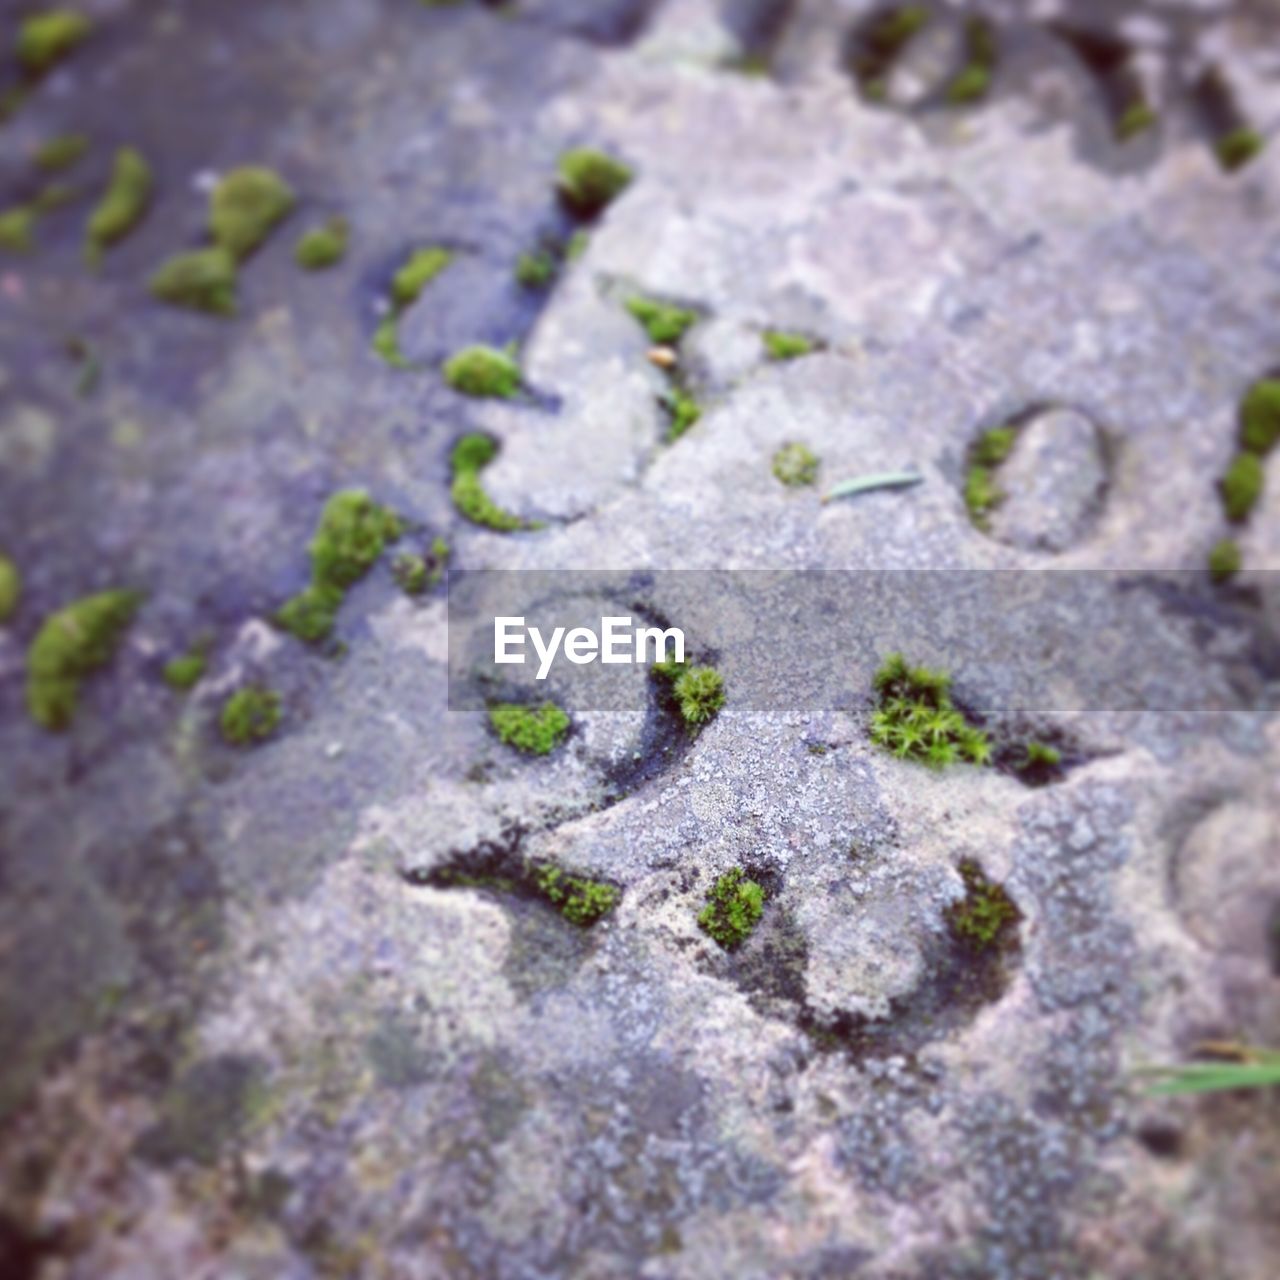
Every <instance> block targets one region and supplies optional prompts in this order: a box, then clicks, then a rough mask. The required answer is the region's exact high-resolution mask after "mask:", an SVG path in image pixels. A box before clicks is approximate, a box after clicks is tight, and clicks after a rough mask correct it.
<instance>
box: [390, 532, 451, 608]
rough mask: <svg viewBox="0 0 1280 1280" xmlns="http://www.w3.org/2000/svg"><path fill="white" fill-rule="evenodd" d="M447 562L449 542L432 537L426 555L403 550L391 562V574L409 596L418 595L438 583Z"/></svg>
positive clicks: (442, 576)
mask: <svg viewBox="0 0 1280 1280" xmlns="http://www.w3.org/2000/svg"><path fill="white" fill-rule="evenodd" d="M448 563H449V544H448V543H447V542H446V541H445V540H444V539H443V538H433V539H432V540H431V547H430V549H429V550H428V552H427V554H426V555H418V554H417V553H415V552H409V551H406V552H403V553H401V554H400V555H398V556H396V558H395V559H394V560H393V561H392V562H391V574H392V576H393V577H394V578H395V580H396V582H398V583H399V584H400V589H401V590H402V591H403V592H404V593H405V594H406V595H410V596H420V595H422V594H423V592H425V591H430V590H431V589H432V588H433V587H436V586H438V585H439V584H440V582H441V580H442V579H443V578H444V571H445V567H446V566H447V565H448Z"/></svg>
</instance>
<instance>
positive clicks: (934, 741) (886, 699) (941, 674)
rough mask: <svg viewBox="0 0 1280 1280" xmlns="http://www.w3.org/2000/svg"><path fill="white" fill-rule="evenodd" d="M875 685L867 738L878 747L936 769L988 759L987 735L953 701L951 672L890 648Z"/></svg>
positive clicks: (900, 757)
mask: <svg viewBox="0 0 1280 1280" xmlns="http://www.w3.org/2000/svg"><path fill="white" fill-rule="evenodd" d="M874 684H875V690H876V696H877V703H878V705H877V708H876V711H875V713H874V714H873V715H872V717H871V741H872V742H874V743H875V744H876V745H877V746H879V747H883V748H884V749H885V750H886V751H890V752H892V753H893V754H894V755H895V756H897V757H898V759H900V760H915V761H918V762H919V763H921V764H927V765H929V766H931V767H932V768H935V769H941V768H945V767H946V766H947V765H949V764H955V763H957V762H958V761H960V760H969V761H971V762H972V763H973V764H979V765H982V764H987V763H988V762H989V761H990V759H991V746H990V744H989V743H988V741H987V735H986V734H985V733H984V732H983V731H982V730H981V729H979V728H978V727H977V726H976V725H972V724H970V723H969V722H968V720H966V719H965V716H964V713H963V712H962V711H960V709H959V708H958V707H956V706H955V704H954V703H953V702H952V701H951V692H950V690H951V677H950V676H949V675H948V674H947V673H946V672H945V671H933V670H930V669H929V668H928V667H912V666H910V665H909V664H908V663H907V660H906V659H905V658H904V657H903V656H902V654H900V653H891V654H889V656H888V657H887V658H886V659H885V660H884V662H883V663H882V664H881V666H880V669H879V670H878V671H877V672H876V674H875V680H874Z"/></svg>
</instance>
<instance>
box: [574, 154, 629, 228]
mask: <svg viewBox="0 0 1280 1280" xmlns="http://www.w3.org/2000/svg"><path fill="white" fill-rule="evenodd" d="M632 176H633V175H632V172H631V170H630V168H628V166H627V165H625V164H623V163H622V161H621V160H615V159H614V158H613V156H610V155H606V154H605V152H603V151H594V150H592V149H591V148H589V147H578V148H575V149H574V150H572V151H566V152H565V153H564V154H563V155H562V156H561V157H560V171H559V176H558V177H557V179H556V190H557V191H559V193H560V199H561V200H562V201H563V202H564V203H565V205H566V206H567V207H568V208H569V209H570V210H571V211H572V212H573V213H576V214H577V215H578V216H579V217H581V218H594V217H595V216H596V215H597V214H598V213H600V212H602V211H603V210H604V209H605V208H606V207H607V206H608V205H609V204H611V203H612V202H613V201H614V200H615V199H617V197H618V196H619V195H621V194H622V192H623V191H624V190H626V188H627V187H628V186H629V185H630V182H631V179H632Z"/></svg>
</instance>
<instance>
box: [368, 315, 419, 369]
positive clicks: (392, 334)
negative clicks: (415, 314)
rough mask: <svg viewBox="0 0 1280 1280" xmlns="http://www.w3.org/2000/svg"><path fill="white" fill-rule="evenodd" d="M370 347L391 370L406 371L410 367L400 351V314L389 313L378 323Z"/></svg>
mask: <svg viewBox="0 0 1280 1280" xmlns="http://www.w3.org/2000/svg"><path fill="white" fill-rule="evenodd" d="M372 346H373V349H374V351H376V352H377V354H378V355H380V356H381V357H382V358H383V359H384V360H385V361H386V362H387V363H388V364H389V365H391V367H392V368H393V369H408V368H409V367H410V365H409V361H408V360H406V359H405V358H404V356H403V355H402V354H401V351H400V313H399V312H398V311H389V312H387V314H386V315H385V316H383V317H382V319H381V320H379V321H378V327H377V329H375V330H374V334H373V343H372Z"/></svg>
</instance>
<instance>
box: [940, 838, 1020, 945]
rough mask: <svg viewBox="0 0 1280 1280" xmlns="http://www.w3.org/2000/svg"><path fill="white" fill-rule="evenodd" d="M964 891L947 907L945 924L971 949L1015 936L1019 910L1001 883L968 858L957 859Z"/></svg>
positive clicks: (1004, 940) (997, 942) (998, 942)
mask: <svg viewBox="0 0 1280 1280" xmlns="http://www.w3.org/2000/svg"><path fill="white" fill-rule="evenodd" d="M959 870H960V877H961V879H962V880H963V881H964V888H965V895H964V897H963V898H962V899H961V900H960V901H959V902H954V903H952V904H951V906H949V907H948V908H947V912H946V918H947V924H948V925H949V926H950V928H951V932H952V934H953V935H954V936H955V938H956V939H957V940H958V941H959V942H962V943H964V944H965V945H966V946H968V947H969V948H970V949H971V950H974V951H986V950H987V949H989V948H991V947H995V946H999V945H1001V944H1003V943H1004V942H1006V941H1007V940H1010V939H1011V938H1012V937H1013V936H1016V932H1017V927H1018V921H1019V920H1021V919H1022V913H1021V912H1020V911H1019V910H1018V908H1017V906H1016V905H1015V904H1014V901H1013V899H1012V898H1010V897H1009V895H1008V894H1007V893H1006V892H1005V891H1004V886H1003V885H999V884H996V883H995V882H994V881H991V880H988V879H987V877H986V876H985V875H984V874H983V871H982V868H981V867H980V866H979V865H978V864H977V863H976V862H975V861H974V860H973V859H972V858H965V859H964V860H963V861H961V863H960V867H959Z"/></svg>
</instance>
